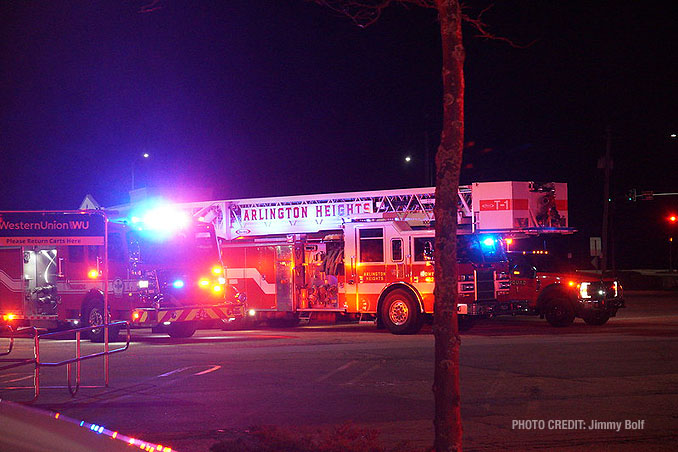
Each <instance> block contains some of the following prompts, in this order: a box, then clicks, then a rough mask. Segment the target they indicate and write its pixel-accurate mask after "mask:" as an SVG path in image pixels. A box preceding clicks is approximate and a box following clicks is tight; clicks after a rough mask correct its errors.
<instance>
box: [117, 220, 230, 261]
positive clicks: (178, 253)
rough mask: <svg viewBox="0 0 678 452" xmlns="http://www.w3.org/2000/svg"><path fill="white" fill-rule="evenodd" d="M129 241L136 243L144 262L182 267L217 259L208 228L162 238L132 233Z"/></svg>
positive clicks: (213, 242)
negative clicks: (156, 238) (157, 238)
mask: <svg viewBox="0 0 678 452" xmlns="http://www.w3.org/2000/svg"><path fill="white" fill-rule="evenodd" d="M130 242H136V243H137V244H138V247H139V260H140V262H142V263H144V264H151V265H162V266H164V267H175V266H178V267H184V266H191V265H193V264H195V263H196V262H206V263H208V264H210V265H211V264H213V263H214V262H215V261H218V260H219V250H218V248H217V242H216V239H215V237H214V233H213V232H212V231H209V230H195V229H189V230H187V231H182V232H180V233H177V234H174V235H173V236H172V237H170V238H167V239H164V240H154V239H153V237H146V236H144V235H143V234H139V233H133V235H132V237H131V240H130Z"/></svg>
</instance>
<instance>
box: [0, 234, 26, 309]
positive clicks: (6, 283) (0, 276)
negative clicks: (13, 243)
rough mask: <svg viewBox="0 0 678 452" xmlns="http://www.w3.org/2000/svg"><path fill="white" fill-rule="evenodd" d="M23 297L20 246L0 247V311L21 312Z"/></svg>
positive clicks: (21, 253)
mask: <svg viewBox="0 0 678 452" xmlns="http://www.w3.org/2000/svg"><path fill="white" fill-rule="evenodd" d="M23 299H24V280H23V252H22V250H21V248H5V247H3V248H0V312H2V313H16V314H18V313H22V312H23Z"/></svg>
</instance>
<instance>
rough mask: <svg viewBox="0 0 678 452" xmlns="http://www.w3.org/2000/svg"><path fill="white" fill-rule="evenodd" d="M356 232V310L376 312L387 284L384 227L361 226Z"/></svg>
mask: <svg viewBox="0 0 678 452" xmlns="http://www.w3.org/2000/svg"><path fill="white" fill-rule="evenodd" d="M355 232H356V245H357V246H356V248H357V249H356V251H357V252H356V258H355V269H354V271H355V278H354V281H355V288H356V302H357V307H356V308H357V310H358V311H375V310H376V308H377V307H376V301H377V299H378V297H379V294H380V293H381V291H382V290H383V288H384V287H385V286H386V283H387V278H386V256H387V253H386V250H385V248H386V242H387V240H385V237H384V227H383V226H373V225H369V226H362V225H361V226H357V227H356V230H355ZM388 246H389V247H390V241H389V245H388ZM388 254H389V255H390V250H389V253H388Z"/></svg>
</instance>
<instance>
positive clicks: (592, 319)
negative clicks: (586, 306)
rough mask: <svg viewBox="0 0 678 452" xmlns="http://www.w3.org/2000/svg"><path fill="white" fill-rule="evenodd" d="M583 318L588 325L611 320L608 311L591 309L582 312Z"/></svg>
mask: <svg viewBox="0 0 678 452" xmlns="http://www.w3.org/2000/svg"><path fill="white" fill-rule="evenodd" d="M581 317H582V319H584V322H586V324H587V325H605V324H606V323H607V321H608V320H610V313H609V312H608V311H589V312H585V313H583V314H582V316H581Z"/></svg>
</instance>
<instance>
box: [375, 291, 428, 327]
mask: <svg viewBox="0 0 678 452" xmlns="http://www.w3.org/2000/svg"><path fill="white" fill-rule="evenodd" d="M380 318H381V320H382V322H383V323H384V326H386V328H388V330H389V331H390V332H391V333H393V334H414V333H416V332H418V331H419V330H420V329H421V326H422V324H423V321H424V316H423V315H422V314H421V313H420V312H419V304H418V303H417V302H416V300H415V299H414V297H413V296H412V295H411V294H410V293H409V292H407V291H404V290H400V289H396V290H394V291H392V292H390V293H389V294H388V295H386V298H385V299H384V302H383V303H382V305H381V312H380Z"/></svg>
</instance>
